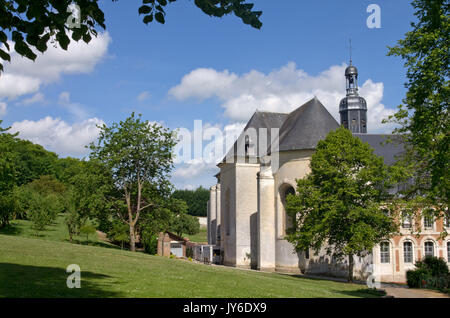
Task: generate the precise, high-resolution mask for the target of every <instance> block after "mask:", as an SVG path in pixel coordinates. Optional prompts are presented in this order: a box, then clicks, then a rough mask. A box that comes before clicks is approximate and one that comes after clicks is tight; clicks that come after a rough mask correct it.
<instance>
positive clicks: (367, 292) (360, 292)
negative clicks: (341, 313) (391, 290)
mask: <svg viewBox="0 0 450 318" xmlns="http://www.w3.org/2000/svg"><path fill="white" fill-rule="evenodd" d="M292 277H295V278H298V279H304V280H316V281H321V282H336V283H341V284H348V283H347V282H346V281H345V280H344V279H342V280H341V279H335V280H332V279H327V278H320V277H308V276H303V275H292ZM353 284H355V283H353ZM362 286H364V285H362V284H361V287H362ZM333 292H335V293H338V294H342V295H346V296H351V297H363V298H379V297H382V296H385V295H386V293H385V292H384V291H380V290H374V289H370V288H360V289H357V290H336V289H334V290H333Z"/></svg>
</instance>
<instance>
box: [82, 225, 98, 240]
mask: <svg viewBox="0 0 450 318" xmlns="http://www.w3.org/2000/svg"><path fill="white" fill-rule="evenodd" d="M96 231H97V230H96V229H95V227H93V226H92V225H83V226H82V227H81V228H80V233H81V234H84V235H86V240H87V241H89V235H91V234H95V233H96Z"/></svg>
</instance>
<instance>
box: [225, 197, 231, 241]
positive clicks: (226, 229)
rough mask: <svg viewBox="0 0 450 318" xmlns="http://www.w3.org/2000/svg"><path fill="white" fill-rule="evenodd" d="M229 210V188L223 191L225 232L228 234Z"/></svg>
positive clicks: (229, 225)
mask: <svg viewBox="0 0 450 318" xmlns="http://www.w3.org/2000/svg"><path fill="white" fill-rule="evenodd" d="M230 227H231V211H230V189H227V190H226V191H225V233H226V235H230Z"/></svg>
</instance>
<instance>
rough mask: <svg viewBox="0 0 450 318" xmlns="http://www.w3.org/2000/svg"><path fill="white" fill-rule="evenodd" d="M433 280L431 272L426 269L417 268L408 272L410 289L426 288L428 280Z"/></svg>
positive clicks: (407, 278) (407, 280) (407, 279)
mask: <svg viewBox="0 0 450 318" xmlns="http://www.w3.org/2000/svg"><path fill="white" fill-rule="evenodd" d="M429 278H431V272H430V271H429V270H427V269H425V268H417V269H414V270H409V271H407V272H406V282H407V284H408V286H409V287H410V288H423V287H426V286H424V285H426V282H427V280H428V279H429Z"/></svg>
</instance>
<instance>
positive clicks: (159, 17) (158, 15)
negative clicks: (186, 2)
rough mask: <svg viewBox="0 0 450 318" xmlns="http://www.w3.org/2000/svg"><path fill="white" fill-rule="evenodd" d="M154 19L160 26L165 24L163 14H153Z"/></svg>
mask: <svg viewBox="0 0 450 318" xmlns="http://www.w3.org/2000/svg"><path fill="white" fill-rule="evenodd" d="M155 19H156V21H158V22H159V23H161V24H164V23H165V22H166V21H165V19H164V14H162V13H161V12H157V13H156V14H155Z"/></svg>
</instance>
